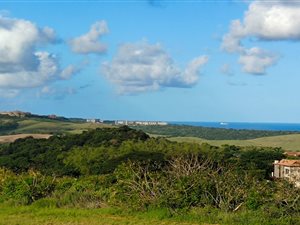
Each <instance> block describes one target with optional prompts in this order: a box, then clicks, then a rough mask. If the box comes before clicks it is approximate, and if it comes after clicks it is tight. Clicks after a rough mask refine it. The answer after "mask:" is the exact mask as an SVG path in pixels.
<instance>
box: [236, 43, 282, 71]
mask: <svg viewBox="0 0 300 225" xmlns="http://www.w3.org/2000/svg"><path fill="white" fill-rule="evenodd" d="M277 60H278V56H277V55H275V54H273V53H269V52H266V51H265V50H263V49H260V48H251V49H247V50H246V51H245V53H244V54H242V55H241V56H240V58H239V63H240V64H242V65H243V71H244V72H246V73H251V74H257V75H261V74H265V72H266V68H268V67H269V66H272V65H274V64H275V63H276V62H277Z"/></svg>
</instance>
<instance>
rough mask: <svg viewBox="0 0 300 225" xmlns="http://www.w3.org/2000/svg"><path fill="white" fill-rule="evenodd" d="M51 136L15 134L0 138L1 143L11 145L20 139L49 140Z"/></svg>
mask: <svg viewBox="0 0 300 225" xmlns="http://www.w3.org/2000/svg"><path fill="white" fill-rule="evenodd" d="M50 136H51V135H50V134H14V135H4V136H0V143H10V142H14V141H15V140H17V139H19V138H26V137H33V138H37V139H44V138H46V139H47V138H49V137H50Z"/></svg>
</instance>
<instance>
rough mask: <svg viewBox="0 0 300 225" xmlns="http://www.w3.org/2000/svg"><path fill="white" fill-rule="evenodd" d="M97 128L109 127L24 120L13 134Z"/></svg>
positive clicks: (74, 131)
mask: <svg viewBox="0 0 300 225" xmlns="http://www.w3.org/2000/svg"><path fill="white" fill-rule="evenodd" d="M97 127H101V128H102V127H111V126H110V125H105V124H96V123H80V122H62V121H57V120H50V119H49V120H47V119H26V120H22V121H20V122H19V127H18V128H17V129H16V130H14V132H15V133H57V132H61V133H81V132H82V131H84V130H88V129H95V128H97Z"/></svg>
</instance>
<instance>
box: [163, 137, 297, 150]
mask: <svg viewBox="0 0 300 225" xmlns="http://www.w3.org/2000/svg"><path fill="white" fill-rule="evenodd" d="M168 139H169V140H171V141H178V142H192V143H199V144H201V143H208V144H211V145H217V146H220V145H224V144H229V145H237V146H260V147H282V148H283V149H284V150H286V151H300V134H289V135H281V136H273V137H263V138H256V139H251V140H206V139H201V138H196V137H171V138H168Z"/></svg>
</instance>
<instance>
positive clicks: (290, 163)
mask: <svg viewBox="0 0 300 225" xmlns="http://www.w3.org/2000/svg"><path fill="white" fill-rule="evenodd" d="M274 164H275V165H280V166H290V167H292V166H294V167H300V160H294V159H282V160H280V161H279V162H277V163H274Z"/></svg>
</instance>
